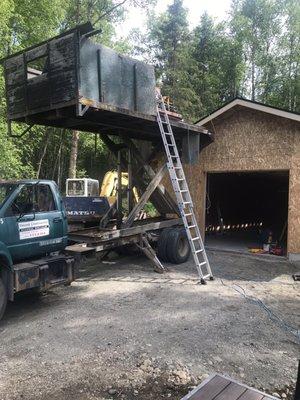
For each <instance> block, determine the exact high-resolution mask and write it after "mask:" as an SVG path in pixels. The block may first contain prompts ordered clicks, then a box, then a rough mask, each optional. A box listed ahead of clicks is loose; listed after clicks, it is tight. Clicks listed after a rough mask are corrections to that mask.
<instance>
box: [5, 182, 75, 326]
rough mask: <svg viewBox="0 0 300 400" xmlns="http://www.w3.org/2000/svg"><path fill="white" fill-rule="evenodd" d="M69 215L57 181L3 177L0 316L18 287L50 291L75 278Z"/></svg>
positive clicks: (69, 282)
mask: <svg viewBox="0 0 300 400" xmlns="http://www.w3.org/2000/svg"><path fill="white" fill-rule="evenodd" d="M67 244H68V226H67V217H66V212H65V208H64V204H63V201H62V198H61V196H60V194H59V190H58V187H57V185H56V183H55V182H53V181H48V180H21V181H1V182H0V319H1V318H2V316H3V314H4V312H5V309H6V305H7V301H8V300H10V301H13V300H14V296H15V294H16V293H18V292H22V291H25V290H35V291H46V290H48V289H49V288H51V287H53V286H56V285H63V284H64V285H69V284H71V282H72V281H73V280H74V278H75V262H74V258H73V257H72V256H70V255H67V254H65V253H64V249H65V248H66V246H67Z"/></svg>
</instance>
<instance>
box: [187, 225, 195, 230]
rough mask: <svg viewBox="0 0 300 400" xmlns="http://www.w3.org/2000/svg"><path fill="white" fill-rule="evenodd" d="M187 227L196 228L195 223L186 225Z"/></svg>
mask: <svg viewBox="0 0 300 400" xmlns="http://www.w3.org/2000/svg"><path fill="white" fill-rule="evenodd" d="M188 228H189V229H192V228H196V225H188Z"/></svg>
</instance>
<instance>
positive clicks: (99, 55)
mask: <svg viewBox="0 0 300 400" xmlns="http://www.w3.org/2000/svg"><path fill="white" fill-rule="evenodd" d="M98 33H99V32H98ZM94 34H95V31H94V30H93V27H92V25H91V24H90V23H86V24H84V25H80V26H77V27H76V28H74V29H72V30H70V31H67V32H65V33H64V34H61V35H59V36H56V37H54V38H52V39H49V40H48V41H45V42H43V43H39V44H38V45H36V46H33V47H31V48H28V49H25V50H24V51H21V52H19V53H17V54H14V55H11V56H9V57H7V58H6V59H4V74H5V82H6V97H7V108H8V120H9V121H19V122H27V123H28V124H29V125H33V124H38V125H46V126H54V127H62V128H67V129H76V130H81V131H87V132H97V133H104V134H108V135H122V134H125V135H127V136H129V137H133V138H140V139H150V140H151V139H153V138H157V136H158V135H159V130H158V128H157V123H156V116H155V114H156V102H155V75H154V68H153V66H150V65H147V64H145V63H143V62H141V61H137V60H133V59H132V58H129V57H126V56H123V55H120V54H118V53H116V52H115V51H114V50H112V49H109V48H107V47H105V46H103V45H101V44H97V43H95V42H94V41H93V39H92V36H93V35H94ZM172 125H173V131H174V134H175V135H179V136H182V137H183V136H185V135H186V133H187V130H188V131H189V132H190V134H191V139H192V137H193V135H194V136H197V137H198V136H199V133H201V134H204V135H203V141H202V142H209V141H210V140H211V138H210V136H209V135H208V134H207V131H205V130H204V129H203V128H202V127H199V126H195V125H189V124H186V123H184V122H182V121H174V122H172Z"/></svg>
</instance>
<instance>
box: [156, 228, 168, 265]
mask: <svg viewBox="0 0 300 400" xmlns="http://www.w3.org/2000/svg"><path fill="white" fill-rule="evenodd" d="M171 232H172V228H165V229H163V230H162V232H161V234H160V235H159V238H158V242H157V257H158V258H159V260H160V261H163V262H170V260H169V258H168V255H167V243H168V238H169V235H170V234H171Z"/></svg>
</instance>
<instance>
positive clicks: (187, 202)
mask: <svg viewBox="0 0 300 400" xmlns="http://www.w3.org/2000/svg"><path fill="white" fill-rule="evenodd" d="M182 204H192V203H191V202H190V201H184V202H183V203H182Z"/></svg>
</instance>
